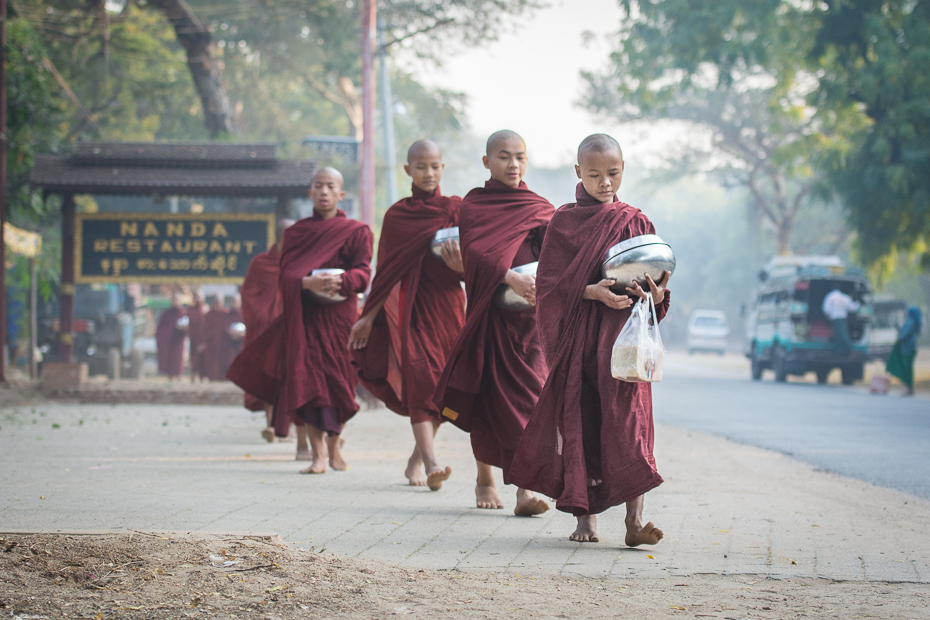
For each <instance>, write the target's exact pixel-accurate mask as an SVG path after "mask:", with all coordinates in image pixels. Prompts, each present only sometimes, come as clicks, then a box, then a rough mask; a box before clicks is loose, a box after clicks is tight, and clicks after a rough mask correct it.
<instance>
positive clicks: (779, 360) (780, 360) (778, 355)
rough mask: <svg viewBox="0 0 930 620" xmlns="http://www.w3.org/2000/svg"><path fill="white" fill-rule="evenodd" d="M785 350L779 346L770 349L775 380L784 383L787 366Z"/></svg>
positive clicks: (786, 376)
mask: <svg viewBox="0 0 930 620" xmlns="http://www.w3.org/2000/svg"><path fill="white" fill-rule="evenodd" d="M785 356H786V353H785V350H784V349H782V348H781V347H779V346H776V347H774V348H773V349H772V370H774V371H775V380H776V381H778V382H779V383H784V382H785V381H787V380H788V366H787V364H786V363H785Z"/></svg>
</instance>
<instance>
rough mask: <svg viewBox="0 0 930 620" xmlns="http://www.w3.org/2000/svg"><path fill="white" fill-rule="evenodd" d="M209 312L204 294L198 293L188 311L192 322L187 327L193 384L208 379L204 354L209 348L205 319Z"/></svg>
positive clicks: (195, 294) (188, 316)
mask: <svg viewBox="0 0 930 620" xmlns="http://www.w3.org/2000/svg"><path fill="white" fill-rule="evenodd" d="M208 311H209V308H208V307H207V304H206V303H205V302H204V297H203V293H202V292H200V291H196V292H195V293H194V300H193V303H192V304H191V306H190V307H189V308H188V309H187V318H188V319H189V320H190V323H189V324H188V326H187V334H188V336H189V337H190V365H191V383H193V382H195V381H197V380H198V379H199V380H200V381H203V380H205V379H206V378H207V370H206V367H205V365H204V355H203V354H204V351H205V350H206V346H207V345H206V333H205V331H204V329H205V328H204V317H205V316H206V314H207V312H208Z"/></svg>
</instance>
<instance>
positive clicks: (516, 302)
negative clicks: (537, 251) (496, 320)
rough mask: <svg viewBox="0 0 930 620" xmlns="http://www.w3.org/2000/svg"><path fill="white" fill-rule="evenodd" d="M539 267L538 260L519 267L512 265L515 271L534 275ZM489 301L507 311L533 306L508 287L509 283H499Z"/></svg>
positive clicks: (518, 310)
mask: <svg viewBox="0 0 930 620" xmlns="http://www.w3.org/2000/svg"><path fill="white" fill-rule="evenodd" d="M537 267H539V262H535V263H527V264H526V265H520V266H519V267H512V269H513V270H514V271H516V272H517V273H530V274H533V275H536V268H537ZM491 303H493V304H494V305H495V306H497V307H498V308H500V309H501V310H507V311H509V312H521V311H523V310H529V309H530V308H532V307H533V305H532V304H530V303H529V302H528V301H526V300H525V299H523V298H522V297H520V296H519V295H517V293H516V292H515V291H514V290H513V289H512V288H510V285H508V284H503V283H501V285H500V286H498V287H497V291H495V293H494V297H493V298H492V299H491Z"/></svg>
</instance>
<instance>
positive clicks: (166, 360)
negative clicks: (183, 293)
mask: <svg viewBox="0 0 930 620" xmlns="http://www.w3.org/2000/svg"><path fill="white" fill-rule="evenodd" d="M182 316H184V309H183V308H168V309H167V310H165V311H164V312H162V313H161V317H159V319H158V327H156V328H155V348H156V352H157V353H158V373H159V374H161V375H168V376H169V377H180V376H181V373H183V372H184V339H185V338H187V334H186V333H185V332H184V330H183V329H181V328H179V327H178V319H180V318H181V317H182Z"/></svg>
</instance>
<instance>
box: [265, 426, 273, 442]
mask: <svg viewBox="0 0 930 620" xmlns="http://www.w3.org/2000/svg"><path fill="white" fill-rule="evenodd" d="M262 439H264V440H265V441H267V442H268V443H272V442H273V441H274V429H273V428H266V429H265V430H263V431H262Z"/></svg>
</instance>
